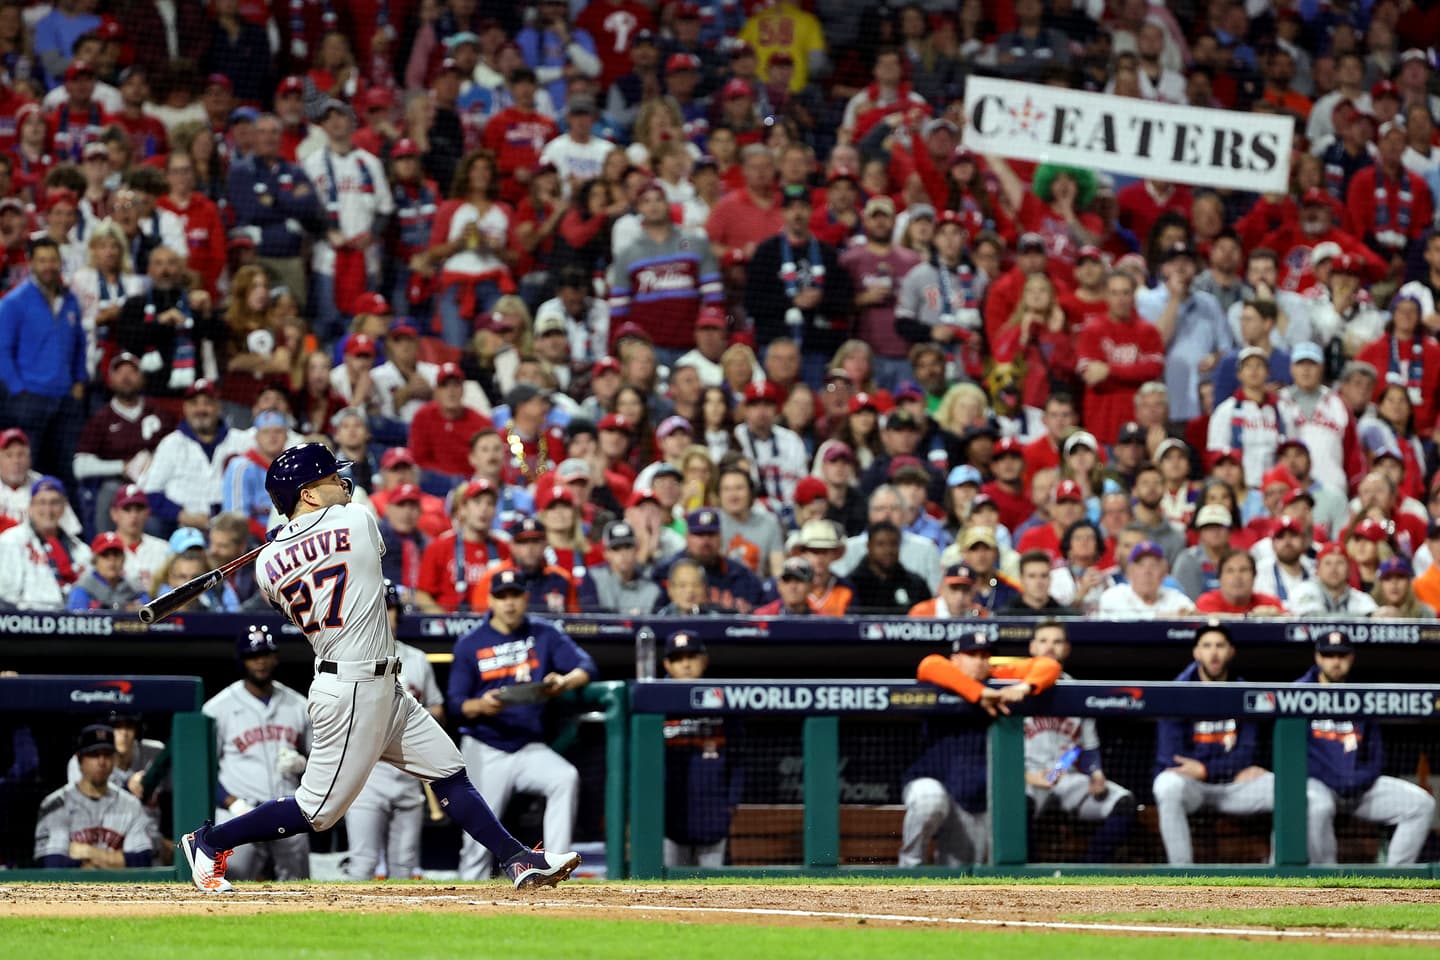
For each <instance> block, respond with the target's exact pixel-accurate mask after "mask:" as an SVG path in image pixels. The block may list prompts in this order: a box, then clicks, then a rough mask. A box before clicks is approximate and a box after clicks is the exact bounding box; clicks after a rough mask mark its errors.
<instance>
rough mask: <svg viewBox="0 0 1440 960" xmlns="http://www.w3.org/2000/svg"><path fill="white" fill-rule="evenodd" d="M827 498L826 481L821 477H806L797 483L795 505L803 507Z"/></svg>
mask: <svg viewBox="0 0 1440 960" xmlns="http://www.w3.org/2000/svg"><path fill="white" fill-rule="evenodd" d="M824 498H825V481H824V480H821V479H820V478H819V477H805V478H804V479H802V480H801V481H800V482H799V483H797V484H795V505H796V506H800V507H803V506H805V505H806V504H808V503H814V502H815V501H816V500H823V499H824Z"/></svg>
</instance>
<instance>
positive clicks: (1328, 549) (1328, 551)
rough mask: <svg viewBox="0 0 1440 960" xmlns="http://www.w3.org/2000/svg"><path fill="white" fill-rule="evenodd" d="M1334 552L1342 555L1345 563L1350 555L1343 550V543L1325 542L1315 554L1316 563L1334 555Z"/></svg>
mask: <svg viewBox="0 0 1440 960" xmlns="http://www.w3.org/2000/svg"><path fill="white" fill-rule="evenodd" d="M1335 554H1339V555H1340V556H1342V557H1344V558H1345V560H1346V562H1347V563H1348V562H1349V560H1350V555H1349V554H1348V553H1346V552H1345V545H1344V544H1342V543H1340V542H1338V541H1337V542H1335V543H1327V544H1325V546H1323V547H1321V548H1320V552H1319V553H1317V554H1315V560H1316V562H1317V563H1318V562H1319V561H1321V560H1324V559H1325V558H1326V557H1329V556H1334V555H1335Z"/></svg>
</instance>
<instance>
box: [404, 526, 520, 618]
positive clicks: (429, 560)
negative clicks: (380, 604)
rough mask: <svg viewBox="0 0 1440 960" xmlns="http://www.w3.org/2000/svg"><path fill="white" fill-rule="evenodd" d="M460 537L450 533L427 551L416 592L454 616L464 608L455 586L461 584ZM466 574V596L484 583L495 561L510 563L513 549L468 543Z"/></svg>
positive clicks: (500, 544) (493, 542)
mask: <svg viewBox="0 0 1440 960" xmlns="http://www.w3.org/2000/svg"><path fill="white" fill-rule="evenodd" d="M459 535H460V534H459V533H458V532H457V531H455V530H447V531H446V532H445V533H442V534H440V536H438V537H436V538H435V539H434V540H433V541H431V543H430V545H429V546H428V547H426V548H425V553H424V555H423V556H422V557H421V558H420V580H419V582H418V583H416V585H415V586H416V589H419V590H423V591H425V592H426V593H428V594H430V596H432V597H434V598H435V602H436V603H438V604H439V605H440V606H441V607H443V608H444V609H445V610H446V612H448V613H454V612H455V611H456V610H458V609H459V608H460V593H459V592H458V591H456V589H455V586H456V584H457V583H460V582H461V579H460V576H459V574H460V571H457V570H456V569H455V540H456V538H457V537H458V536H459ZM462 545H463V547H464V564H465V569H464V571H463V575H464V583H465V590H464V592H465V594H466V595H467V596H468V595H469V593H470V588H471V587H473V586H475V584H477V583H479V582H480V578H481V577H483V576H484V575H485V570H486V568H487V567H489V566H490V564H491V562H492V561H496V560H500V561H504V560H509V559H510V546H509V544H506V543H503V542H501V541H499V540H475V541H471V540H464V541H462Z"/></svg>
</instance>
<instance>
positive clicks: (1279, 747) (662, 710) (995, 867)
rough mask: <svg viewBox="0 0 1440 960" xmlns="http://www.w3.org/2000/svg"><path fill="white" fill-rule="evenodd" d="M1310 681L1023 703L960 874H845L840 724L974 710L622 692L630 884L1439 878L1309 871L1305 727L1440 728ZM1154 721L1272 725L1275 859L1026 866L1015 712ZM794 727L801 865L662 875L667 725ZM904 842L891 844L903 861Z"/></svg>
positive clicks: (889, 691) (1407, 870) (996, 738)
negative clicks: (672, 721)
mask: <svg viewBox="0 0 1440 960" xmlns="http://www.w3.org/2000/svg"><path fill="white" fill-rule="evenodd" d="M1321 689H1322V688H1320V687H1317V686H1314V685H1296V684H1269V683H1223V684H1198V683H1172V682H1159V683H1145V684H1143V686H1136V685H1124V686H1119V685H1117V684H1114V683H1100V682H1086V681H1062V682H1061V683H1059V684H1057V686H1056V687H1055V688H1054V689H1053V690H1050V691H1047V692H1045V693H1044V694H1041V695H1039V696H1037V697H1033V698H1030V699H1029V700H1027V701H1025V702H1024V703H1023V704H1021V705H1019V706H1018V707H1017V709H1016V710H1015V711H1014V713H1013V714H1012V715H1010V716H1002V717H999V718H997V719H996V720H994V721H992V722H990V723H989V729H988V732H987V734H986V736H987V739H988V749H987V757H986V760H985V762H986V763H987V765H988V766H987V771H988V776H987V781H988V786H987V789H988V802H989V810H990V811H991V817H990V849H991V857H990V862H988V863H977V864H972V865H970V866H968V867H961V868H954V867H933V866H930V867H913V868H900V867H897V866H894V865H893V864H892V865H889V866H870V867H860V866H854V865H846V864H843V863H842V861H841V857H840V851H841V818H842V803H841V797H840V784H841V746H840V743H841V720H842V718H844V719H846V721H847V722H852V721H859V722H861V723H869V724H876V723H879V722H882V721H886V720H890V719H892V718H895V717H904V718H907V719H909V720H912V721H923V720H924V719H926V718H930V717H947V716H948V717H954V716H965V715H968V716H972V717H975V718H976V719H977V720H980V719H983V717H982V715H981V714H980V712H979V711H978V710H977V708H975V707H973V706H971V705H970V704H968V703H966V702H965V701H963V700H962V699H961V698H960V697H958V696H956V695H954V694H952V693H949V692H948V691H944V690H940V689H938V688H936V687H933V686H930V685H928V684H921V683H914V682H911V681H904V680H901V681H883V680H865V681H788V680H773V681H770V680H747V681H729V680H713V681H712V680H701V681H695V682H682V681H671V680H664V681H653V682H637V683H635V684H632V686H631V689H630V710H631V716H630V764H629V769H630V786H629V819H630V824H631V830H630V848H629V852H630V860H629V876H631V877H633V878H637V879H659V878H670V877H678V876H692V877H693V876H736V875H745V874H753V875H771V876H773V875H774V874H775V873H777V872H785V873H791V874H794V875H804V876H827V875H830V876H833V875H836V874H841V873H851V872H865V873H867V874H881V875H884V874H893V875H897V876H901V875H931V876H940V875H944V876H954V875H957V874H972V875H977V876H980V875H990V876H1025V875H1046V876H1050V875H1054V874H1055V873H1056V872H1057V871H1059V872H1062V873H1069V874H1112V875H1113V874H1123V873H1127V872H1130V873H1133V872H1143V873H1147V874H1157V873H1158V874H1164V873H1183V874H1187V875H1203V874H1226V875H1235V874H1252V875H1269V876H1303V875H1333V874H1337V873H1343V874H1356V873H1367V874H1375V875H1379V876H1386V877H1425V878H1433V877H1440V864H1436V863H1421V864H1418V865H1415V866H1412V867H1384V866H1374V865H1368V864H1367V865H1355V864H1342V865H1340V866H1338V867H1312V866H1310V865H1309V864H1308V854H1307V846H1306V818H1307V802H1306V776H1307V760H1306V745H1307V737H1308V733H1309V729H1308V728H1309V721H1310V719H1311V718H1313V717H1329V718H1336V719H1340V718H1347V717H1354V718H1373V719H1385V720H1387V721H1406V722H1411V723H1424V724H1429V725H1434V724H1435V722H1436V721H1437V720H1440V714H1437V708H1440V688H1437V687H1434V686H1428V685H1384V686H1374V685H1363V686H1362V685H1358V684H1357V685H1346V686H1344V687H1341V688H1335V687H1330V688H1325V690H1326V691H1327V692H1331V691H1336V690H1337V689H1338V690H1340V691H1342V693H1341V694H1340V695H1336V696H1327V697H1323V698H1318V699H1317V698H1316V697H1315V694H1316V692H1317V691H1320V690H1321ZM1027 714H1028V715H1034V716H1081V717H1096V718H1112V719H1113V718H1116V717H1122V718H1125V719H1141V720H1154V719H1159V718H1190V719H1194V718H1219V717H1235V718H1240V719H1243V720H1248V721H1253V722H1256V723H1261V724H1267V725H1269V726H1270V727H1271V728H1272V729H1271V737H1270V743H1271V747H1272V750H1271V756H1269V757H1264V756H1257V758H1256V759H1257V762H1262V763H1263V762H1266V761H1267V760H1268V761H1269V765H1270V768H1271V769H1272V770H1273V772H1274V774H1275V798H1274V813H1273V854H1272V857H1271V862H1269V863H1204V864H1198V865H1192V866H1184V867H1171V866H1167V865H1163V864H1156V863H1146V864H1133V865H1131V864H1125V865H1115V864H1080V863H1064V864H1060V863H1032V862H1028V861H1027V833H1026V830H1027V823H1028V820H1029V813H1028V810H1027V804H1026V795H1025V781H1024V739H1023V725H1022V720H1023V715H1027ZM696 716H702V717H703V716H711V717H732V718H740V719H742V720H744V719H745V718H779V717H789V718H798V721H799V723H800V727H801V734H800V737H801V749H802V752H803V773H802V781H803V784H802V787H801V792H802V795H803V801H802V804H801V806H802V807H803V817H802V821H801V829H802V831H803V841H802V843H801V849H802V855H801V857H800V858H799V861H800V862H799V863H798V864H793V865H786V866H776V865H768V866H765V867H763V868H757V867H753V866H751V867H744V866H735V867H721V868H698V867H683V868H667V867H666V866H665V864H664V858H663V843H664V836H665V816H666V801H665V791H666V784H665V769H666V763H665V742H664V724H665V721H666V718H667V717H671V718H674V717H696ZM898 846H899V837H898V836H897V837H896V838H895V847H896V850H897V851H898Z"/></svg>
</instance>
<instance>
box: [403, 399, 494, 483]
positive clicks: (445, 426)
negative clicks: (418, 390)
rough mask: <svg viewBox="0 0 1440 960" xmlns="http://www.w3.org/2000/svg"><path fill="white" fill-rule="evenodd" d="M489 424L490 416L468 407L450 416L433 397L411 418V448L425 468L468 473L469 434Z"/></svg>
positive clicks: (420, 464) (438, 471)
mask: <svg viewBox="0 0 1440 960" xmlns="http://www.w3.org/2000/svg"><path fill="white" fill-rule="evenodd" d="M489 426H490V418H489V417H487V416H485V415H484V414H482V413H478V412H476V411H474V410H471V409H470V408H469V407H465V408H464V409H463V410H462V411H461V412H460V416H458V417H454V418H451V417H447V416H445V414H444V413H442V412H441V411H440V405H439V404H437V403H436V402H435V401H434V400H431V401H430V402H429V403H427V404H425V405H424V406H422V407H421V408H420V409H419V410H416V411H415V419H413V420H412V421H410V452H411V453H413V454H414V455H415V462H416V464H418V465H419V466H420V468H421V469H422V470H434V471H436V472H437V473H448V474H451V475H453V476H469V475H470V438H471V437H473V436H475V434H476V433H478V432H479V431H481V430H484V429H486V428H487V427H489Z"/></svg>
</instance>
